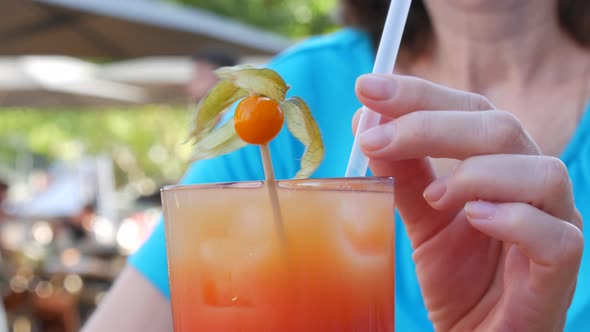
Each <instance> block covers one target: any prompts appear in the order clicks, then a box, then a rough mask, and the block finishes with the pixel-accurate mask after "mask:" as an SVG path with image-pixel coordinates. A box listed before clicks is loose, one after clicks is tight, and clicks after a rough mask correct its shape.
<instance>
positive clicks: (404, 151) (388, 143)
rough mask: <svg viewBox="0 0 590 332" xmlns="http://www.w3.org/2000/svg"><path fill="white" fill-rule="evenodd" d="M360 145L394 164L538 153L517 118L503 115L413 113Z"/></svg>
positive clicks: (374, 156) (370, 154)
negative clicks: (409, 160)
mask: <svg viewBox="0 0 590 332" xmlns="http://www.w3.org/2000/svg"><path fill="white" fill-rule="evenodd" d="M360 143H361V147H362V149H363V152H364V153H365V154H366V155H367V156H368V157H369V158H372V159H381V160H392V161H393V160H406V159H415V158H421V157H440V158H453V159H465V158H468V157H471V156H476V155H486V154H499V153H500V154H540V150H539V148H538V146H537V145H536V144H535V143H534V141H533V140H532V139H531V138H530V136H529V135H528V134H527V133H526V131H525V130H524V129H523V127H522V125H521V124H520V122H519V121H518V119H516V118H515V117H514V116H513V115H512V114H510V113H508V112H503V111H487V112H462V111H417V112H413V113H410V114H406V115H403V116H401V117H399V118H397V119H395V120H393V121H391V122H388V123H386V124H382V125H379V126H377V127H375V128H372V129H369V130H367V131H366V132H364V133H363V134H362V136H361V141H360Z"/></svg>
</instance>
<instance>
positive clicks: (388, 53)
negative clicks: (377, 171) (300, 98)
mask: <svg viewBox="0 0 590 332" xmlns="http://www.w3.org/2000/svg"><path fill="white" fill-rule="evenodd" d="M411 2H412V0H391V3H390V5H389V11H388V12H387V18H386V19H385V25H384V26H383V34H382V36H381V42H379V47H378V49H377V56H376V57H375V64H374V66H373V73H374V74H391V73H393V67H394V65H395V60H396V59H397V53H398V51H399V46H400V43H401V40H402V34H403V32H404V27H405V25H406V20H407V19H408V12H409V11H410V4H411ZM380 118H381V116H380V115H379V114H378V113H375V112H373V111H371V110H370V109H368V108H366V107H364V106H363V108H362V113H361V118H360V120H359V124H358V127H357V130H356V136H355V137H354V144H353V145H352V151H351V153H350V159H349V160H348V167H347V168H346V175H345V176H346V177H359V176H365V175H366V174H367V168H368V166H369V159H368V158H367V157H366V156H365V155H364V154H363V153H362V152H361V149H360V147H359V137H360V135H361V134H362V133H363V132H364V131H366V130H367V129H369V128H372V127H375V126H376V125H378V124H379V119H380Z"/></svg>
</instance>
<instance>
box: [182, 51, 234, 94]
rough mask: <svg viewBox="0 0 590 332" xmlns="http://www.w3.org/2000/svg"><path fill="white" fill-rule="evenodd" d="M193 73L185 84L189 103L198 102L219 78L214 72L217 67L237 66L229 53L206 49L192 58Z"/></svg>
mask: <svg viewBox="0 0 590 332" xmlns="http://www.w3.org/2000/svg"><path fill="white" fill-rule="evenodd" d="M191 59H192V63H193V71H192V75H191V79H190V81H189V82H188V84H187V87H186V89H187V93H188V95H189V97H190V101H191V102H199V101H200V100H201V98H203V97H204V96H205V95H206V94H207V92H208V91H209V89H211V88H212V87H213V86H214V85H215V84H216V83H217V82H218V81H219V78H218V77H217V75H215V70H216V69H217V68H219V67H230V66H235V65H236V64H237V59H236V58H235V57H234V56H232V55H231V54H230V52H229V51H224V50H222V49H213V48H207V49H205V48H204V49H203V50H200V51H198V52H196V53H195V54H194V55H193V56H192V58H191Z"/></svg>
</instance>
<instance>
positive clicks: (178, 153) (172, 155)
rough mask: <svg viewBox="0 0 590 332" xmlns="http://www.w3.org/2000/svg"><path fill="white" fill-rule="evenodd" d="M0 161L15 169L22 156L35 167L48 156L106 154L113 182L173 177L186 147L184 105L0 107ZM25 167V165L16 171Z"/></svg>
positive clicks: (179, 171)
mask: <svg viewBox="0 0 590 332" xmlns="http://www.w3.org/2000/svg"><path fill="white" fill-rule="evenodd" d="M0 119H1V120H0V142H3V144H0V165H2V166H3V167H7V168H12V169H15V168H18V160H19V159H22V156H23V155H25V156H26V155H29V156H30V155H34V156H35V158H34V160H36V161H37V165H35V166H37V167H44V166H47V164H49V163H51V162H52V161H54V160H75V159H77V158H80V157H81V156H83V155H98V154H108V155H110V156H111V157H112V158H113V161H114V163H115V170H116V175H117V183H118V185H125V184H127V183H130V182H133V181H141V180H142V179H146V178H150V179H152V180H154V181H155V183H156V184H162V183H164V182H176V181H177V180H178V178H179V177H180V176H181V175H182V172H183V171H184V168H185V167H186V164H187V160H188V158H189V156H190V151H191V147H190V145H188V144H182V141H183V139H184V138H185V137H186V133H187V123H188V113H187V112H186V110H183V109H179V108H171V107H166V106H145V107H137V108H130V109H125V110H115V109H105V110H72V109H43V110H38V109H13V108H9V109H0ZM19 171H25V170H19Z"/></svg>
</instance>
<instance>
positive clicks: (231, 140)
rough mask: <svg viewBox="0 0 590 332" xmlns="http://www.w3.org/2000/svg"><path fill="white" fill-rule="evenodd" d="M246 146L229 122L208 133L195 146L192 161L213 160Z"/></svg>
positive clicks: (231, 122) (232, 123)
mask: <svg viewBox="0 0 590 332" xmlns="http://www.w3.org/2000/svg"><path fill="white" fill-rule="evenodd" d="M247 144H248V143H246V142H244V141H242V139H241V138H240V137H239V136H238V134H237V133H236V130H235V127H234V122H233V121H231V120H230V121H228V122H226V123H225V124H223V125H222V126H220V127H219V128H216V129H214V130H213V131H210V132H209V133H208V134H207V135H206V136H203V137H202V139H201V140H200V141H199V142H197V144H195V146H194V149H193V154H192V159H193V161H197V160H201V159H210V158H214V157H217V156H221V155H224V154H227V153H230V152H233V151H235V150H238V149H241V148H243V147H244V146H246V145H247Z"/></svg>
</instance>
